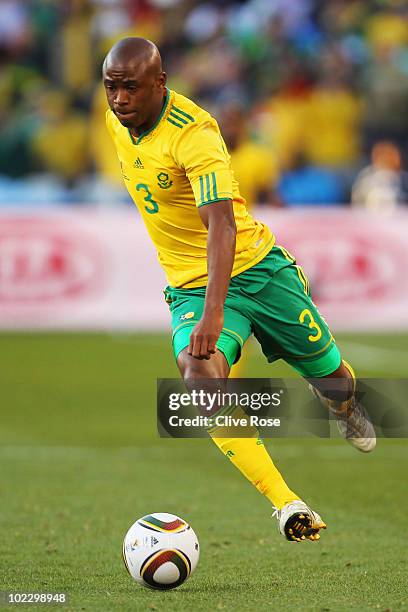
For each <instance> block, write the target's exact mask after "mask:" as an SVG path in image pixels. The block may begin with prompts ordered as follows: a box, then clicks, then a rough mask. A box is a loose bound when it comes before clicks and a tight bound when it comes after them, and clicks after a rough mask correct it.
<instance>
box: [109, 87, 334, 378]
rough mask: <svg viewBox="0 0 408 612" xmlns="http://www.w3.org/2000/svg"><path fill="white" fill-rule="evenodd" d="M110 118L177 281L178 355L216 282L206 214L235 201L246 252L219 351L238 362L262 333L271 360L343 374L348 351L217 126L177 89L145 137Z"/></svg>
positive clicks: (173, 290)
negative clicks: (251, 198) (261, 212)
mask: <svg viewBox="0 0 408 612" xmlns="http://www.w3.org/2000/svg"><path fill="white" fill-rule="evenodd" d="M106 120H107V126H108V129H109V132H110V134H111V136H112V138H113V141H114V144H115V146H116V150H117V154H118V157H119V161H120V165H121V169H122V175H123V179H124V182H125V185H126V187H127V189H128V191H129V193H130V195H131V197H132V199H133V201H134V202H135V204H136V206H137V208H138V210H139V212H140V214H141V216H142V218H143V221H144V222H145V224H146V228H147V231H148V233H149V235H150V237H151V239H152V241H153V243H154V245H155V247H156V250H157V253H158V259H159V262H160V264H161V265H162V267H163V269H164V271H165V273H166V276H167V281H168V285H169V286H168V287H167V289H166V291H165V294H166V300H167V301H168V303H169V305H170V310H171V314H172V326H173V347H174V353H175V355H176V357H177V355H178V354H179V352H180V351H181V350H183V349H184V348H185V347H186V346H188V344H189V337H190V334H191V331H192V329H193V327H194V325H195V324H196V323H197V321H199V320H200V317H201V316H202V312H203V309H204V300H205V291H206V285H207V281H208V275H207V229H206V228H205V227H204V225H203V223H202V221H201V218H200V215H199V212H198V210H197V208H198V207H201V206H217V203H218V202H220V201H223V200H231V201H232V203H233V209H234V216H235V222H236V227H237V240H236V252H235V259H234V265H233V269H232V274H231V281H230V286H229V290H228V295H227V299H226V302H225V309H224V328H223V330H222V333H221V336H220V338H219V340H218V342H217V347H218V349H219V350H220V351H222V352H223V353H224V354H225V356H226V358H227V360H228V363H229V364H230V365H231V364H232V363H234V362H235V361H237V360H238V359H239V356H240V353H241V348H242V346H243V344H244V343H245V341H246V340H247V339H248V337H249V336H250V335H251V334H254V335H255V337H256V338H257V339H258V341H259V342H260V344H261V347H262V350H263V352H264V354H265V355H266V357H267V359H268V360H269V361H274V360H276V359H279V358H283V359H285V360H286V361H287V362H288V363H290V364H291V365H292V366H293V367H294V368H296V369H297V370H298V371H299V372H300V373H301V374H302V375H304V376H310V377H319V376H324V375H326V374H329V373H331V372H333V371H334V370H335V369H336V368H337V367H338V366H339V365H340V361H341V358H340V354H339V351H338V349H337V347H336V345H335V342H334V340H333V337H332V335H331V333H330V330H329V328H328V326H327V324H326V323H325V321H324V320H323V318H322V317H321V315H320V314H319V311H318V310H317V308H316V306H315V305H314V303H313V301H312V299H311V297H310V291H309V285H308V281H307V278H306V277H305V275H304V274H303V272H302V270H301V268H300V267H299V266H297V265H296V262H295V260H294V258H293V257H292V256H291V255H289V254H288V253H287V251H286V250H285V249H283V248H282V247H277V246H276V245H275V237H274V235H273V234H272V232H271V230H270V229H269V228H268V227H267V226H266V225H264V224H263V223H261V222H259V221H257V220H256V219H254V218H253V217H252V216H251V215H250V214H249V213H248V210H247V207H246V203H245V200H244V199H243V198H242V197H241V195H240V192H239V187H238V183H237V181H236V180H235V178H234V172H233V169H232V166H231V158H230V155H229V153H228V151H227V148H226V145H225V142H224V141H223V139H222V136H221V133H220V130H219V127H218V124H217V122H216V120H215V119H214V118H213V117H212V116H211V115H210V114H209V113H208V112H207V111H205V110H204V109H202V108H201V107H199V106H198V105H196V104H195V103H194V102H192V101H191V100H189V99H188V98H185V97H184V96H182V95H180V94H178V93H176V92H174V91H170V90H166V96H165V99H164V104H163V110H162V112H161V115H160V117H159V118H158V120H157V121H156V123H155V125H154V126H153V127H152V128H151V129H150V130H148V131H147V132H145V133H143V134H140V135H139V137H138V138H135V137H134V136H132V134H131V133H130V131H129V130H128V129H127V128H125V127H124V126H123V125H122V124H121V123H120V122H119V120H118V119H117V117H116V116H115V114H114V113H113V112H112V111H110V110H109V111H107V114H106Z"/></svg>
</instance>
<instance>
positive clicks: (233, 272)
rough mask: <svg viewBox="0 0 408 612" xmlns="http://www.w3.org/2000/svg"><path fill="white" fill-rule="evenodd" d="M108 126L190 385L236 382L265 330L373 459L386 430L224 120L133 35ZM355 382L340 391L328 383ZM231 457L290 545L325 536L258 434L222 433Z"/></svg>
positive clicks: (118, 67)
mask: <svg viewBox="0 0 408 612" xmlns="http://www.w3.org/2000/svg"><path fill="white" fill-rule="evenodd" d="M103 82H104V86H105V89H106V95H107V99H108V103H109V107H110V110H108V111H107V114H106V121H107V127H108V130H109V132H110V134H111V136H112V139H113V142H114V144H115V147H116V150H117V154H118V157H119V161H120V165H121V168H122V174H123V179H124V181H125V184H126V187H127V189H128V191H129V193H130V195H131V197H132V199H133V200H134V202H135V204H136V206H137V208H138V210H139V212H140V214H141V216H142V218H143V220H144V222H145V224H146V227H147V231H148V233H149V235H150V237H151V239H152V241H153V243H154V245H155V247H156V249H157V252H158V258H159V262H160V264H161V265H162V267H163V268H164V271H165V273H166V276H167V279H168V284H169V286H168V287H167V288H166V290H165V299H166V301H167V303H168V304H169V307H170V311H171V315H172V326H173V349H174V355H175V358H176V360H177V365H178V367H179V370H180V372H181V375H182V376H183V378H184V379H188V380H198V381H199V380H200V379H215V378H224V379H226V378H227V377H228V375H229V371H230V368H231V366H232V365H233V363H234V362H236V361H237V360H238V359H239V357H240V353H241V348H242V346H243V344H244V343H245V341H246V340H247V339H248V337H249V336H250V335H251V334H252V333H253V334H254V335H255V337H256V338H257V340H258V341H259V343H260V344H261V347H262V351H263V353H264V354H265V356H266V357H267V359H268V361H270V362H272V361H274V360H276V359H280V358H283V359H284V360H285V361H286V362H288V363H289V364H290V365H291V366H292V367H293V368H294V369H295V370H296V371H297V372H300V374H301V375H302V376H303V377H305V378H306V379H313V383H314V388H313V389H314V392H315V394H317V395H318V396H319V397H320V399H321V401H322V402H323V403H324V404H325V405H326V406H327V407H328V408H329V410H330V411H331V412H332V413H334V414H335V415H336V416H337V417H338V423H339V428H340V429H341V431H342V433H343V435H344V436H345V437H346V436H347V438H348V440H349V442H350V443H351V444H352V445H354V446H355V447H356V448H358V449H359V450H361V451H364V452H367V451H370V450H372V448H373V447H374V446H375V433H374V429H373V427H372V425H371V423H370V421H369V420H368V419H367V418H366V415H365V412H364V409H363V408H362V407H361V406H360V405H359V403H358V402H357V401H356V399H355V395H354V389H355V382H354V374H353V371H352V369H351V367H350V366H349V365H348V364H347V363H346V362H344V361H342V358H341V356H340V353H339V350H338V348H337V346H336V344H335V342H334V340H333V336H332V335H331V333H330V330H329V329H328V327H327V324H326V323H325V321H324V320H323V318H322V317H321V315H320V314H319V311H318V310H317V308H316V306H315V305H314V303H313V302H312V300H311V297H310V292H309V283H308V281H307V278H306V277H305V275H304V273H303V271H302V269H301V268H300V267H299V266H297V265H296V262H295V259H294V258H293V257H292V256H291V255H290V254H289V253H288V252H287V251H286V250H285V249H284V248H283V247H280V246H277V245H276V244H275V238H274V236H273V234H272V232H271V230H270V229H269V228H268V227H267V226H265V225H264V224H262V223H260V222H258V221H256V220H255V219H253V218H252V217H251V216H250V215H249V214H248V211H247V208H246V206H245V200H244V199H243V198H242V197H241V195H240V193H239V188H238V184H237V182H236V181H235V180H234V175H233V171H232V169H231V163H230V156H229V154H228V151H227V149H226V146H225V143H224V141H223V139H222V136H221V133H220V130H219V128H218V125H217V122H216V121H215V119H214V118H213V117H212V116H211V115H210V114H209V113H208V112H207V111H205V110H204V109H202V108H200V107H199V106H197V105H196V104H195V103H194V102H192V101H191V100H189V99H187V98H185V97H184V96H182V95H180V94H178V93H176V92H175V91H170V90H169V89H168V88H167V87H166V73H165V72H163V68H162V62H161V58H160V54H159V51H158V49H157V47H156V46H155V45H154V44H153V43H152V42H150V41H148V40H145V39H143V38H125V39H123V40H121V41H119V42H118V43H117V44H115V45H114V47H113V48H112V49H111V50H110V52H109V53H108V55H107V57H106V59H105V62H104V65H103ZM328 379H338V380H340V381H341V382H342V383H343V384H342V385H340V387H339V386H338V385H337V386H336V391H330V389H328V385H327V384H325V381H327V380H328ZM211 435H212V437H213V440H214V442H215V443H216V444H217V445H218V446H219V448H220V449H221V451H222V452H223V453H224V454H225V455H226V456H227V457H229V458H230V459H231V461H232V463H234V464H235V465H236V466H237V468H238V469H239V470H240V471H241V472H242V473H243V474H244V475H245V476H246V477H247V478H248V479H249V480H250V481H251V482H252V483H253V485H254V486H255V487H256V488H257V489H258V490H259V491H260V492H261V493H263V494H264V495H265V496H266V497H267V498H268V499H269V500H270V501H271V503H272V504H273V506H274V507H275V516H276V517H277V519H278V523H279V529H280V532H281V533H282V534H283V535H284V536H286V538H287V539H288V540H295V541H301V540H305V539H309V540H317V539H318V538H319V537H320V536H319V530H320V529H322V528H325V527H326V525H325V524H324V522H323V521H322V519H321V518H320V516H319V515H318V514H317V513H316V512H314V511H313V510H312V509H311V508H309V506H307V505H306V504H305V503H304V502H303V501H302V499H301V498H300V497H299V496H298V495H297V494H296V493H294V492H293V491H291V490H290V489H289V487H288V486H287V484H286V483H285V481H284V479H283V478H282V476H281V474H280V473H279V471H278V470H277V468H276V467H275V465H274V464H273V462H272V460H271V458H270V456H269V454H268V453H267V451H266V449H265V447H264V446H263V444H262V441H261V440H260V439H259V436H258V435H257V431H256V430H255V429H254V430H253V431H252V432H250V433H249V435H248V437H247V438H235V437H234V438H224V437H217V436H216V433H215V434H214V432H213V433H212V434H211Z"/></svg>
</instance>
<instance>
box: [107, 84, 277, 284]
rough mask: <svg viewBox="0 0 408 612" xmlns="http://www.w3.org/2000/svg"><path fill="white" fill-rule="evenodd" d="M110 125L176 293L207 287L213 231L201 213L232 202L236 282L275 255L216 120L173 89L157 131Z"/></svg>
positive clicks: (112, 119) (110, 117)
mask: <svg viewBox="0 0 408 612" xmlns="http://www.w3.org/2000/svg"><path fill="white" fill-rule="evenodd" d="M106 123H107V127H108V130H109V132H110V134H111V136H112V138H113V141H114V144H115V146H116V151H117V154H118V157H119V161H120V166H121V169H122V176H123V179H124V181H125V185H126V187H127V189H128V191H129V193H130V196H131V197H132V199H133V201H134V202H135V204H136V206H137V208H138V209H139V212H140V214H141V216H142V218H143V220H144V222H145V224H146V228H147V231H148V233H149V235H150V237H151V239H152V241H153V243H154V245H155V247H156V250H157V253H158V259H159V263H160V264H161V266H162V267H163V269H164V271H165V273H166V276H167V280H168V283H169V285H170V286H172V287H185V288H190V287H201V286H205V285H206V284H207V281H208V276H207V233H208V232H207V229H206V227H205V226H204V225H203V223H202V221H201V218H200V215H199V213H198V210H197V207H199V206H206V205H215V206H216V203H217V202H218V201H220V200H232V202H233V207H234V215H235V222H236V226H237V241H236V253H235V260H234V266H233V270H232V276H236V275H237V274H240V273H241V272H243V271H244V270H247V269H248V268H250V267H251V266H253V265H255V264H256V263H258V262H259V261H261V259H263V258H264V257H265V255H267V253H268V252H269V251H270V249H271V248H272V246H273V244H274V242H275V238H274V236H273V234H272V233H271V231H270V229H269V228H268V227H267V226H265V225H264V224H263V223H260V222H259V221H256V220H255V219H253V218H252V217H251V215H250V214H249V213H248V211H247V208H246V205H245V200H244V199H243V198H242V197H241V195H240V193H239V189H238V183H237V181H236V180H235V179H234V174H233V171H232V168H231V161H230V156H229V154H228V151H227V148H226V146H225V143H224V141H223V139H222V136H221V133H220V130H219V127H218V124H217V122H216V120H215V119H214V118H213V117H212V116H211V115H210V114H209V113H208V112H207V111H205V110H204V109H202V108H200V107H199V106H197V105H196V104H195V103H194V102H192V101H191V100H189V99H188V98H185V97H184V96H182V95H180V94H178V93H176V92H174V91H170V90H167V94H166V99H165V102H164V105H163V110H162V112H161V114H160V117H159V118H158V120H157V121H156V123H155V125H154V126H153V127H152V128H151V129H150V130H148V131H146V132H144V133H142V134H140V136H139V137H137V138H136V137H133V136H132V135H131V133H130V131H129V130H128V129H127V128H125V127H124V126H123V125H122V124H121V123H120V121H119V120H118V119H117V117H116V116H115V114H114V113H113V112H112V111H111V110H108V111H107V113H106Z"/></svg>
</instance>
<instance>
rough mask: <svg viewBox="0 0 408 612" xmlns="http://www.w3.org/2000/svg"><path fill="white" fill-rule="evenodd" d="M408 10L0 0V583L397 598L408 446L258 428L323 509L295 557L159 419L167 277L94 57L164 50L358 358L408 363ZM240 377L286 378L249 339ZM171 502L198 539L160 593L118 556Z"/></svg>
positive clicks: (174, 596) (93, 592) (363, 362)
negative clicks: (131, 530) (122, 158)
mask: <svg viewBox="0 0 408 612" xmlns="http://www.w3.org/2000/svg"><path fill="white" fill-rule="evenodd" d="M407 14H408V9H407V8H406V5H405V2H403V1H401V2H399V1H398V0H394V1H392V0H389V1H386V0H384V1H378V2H370V3H368V2H362V1H358V0H356V1H348V2H347V1H340V0H331V1H326V2H319V1H312V0H286V2H283V1H282V0H271V1H269V2H262V1H261V0H250V1H246V2H244V1H243V2H234V1H225V2H210V1H209V2H205V3H200V2H195V1H192V0H191V1H182V0H180V1H178V0H150V1H147V0H146V1H136V0H135V1H130V0H129V1H124V0H72V1H66V2H58V1H57V0H25V1H22V0H21V1H20V0H0V328H1V329H2V330H3V331H2V333H1V334H0V355H1V357H0V361H1V367H0V382H1V389H2V393H1V398H0V405H1V408H0V410H1V427H0V444H1V446H0V464H1V473H2V477H3V478H2V498H3V502H2V505H1V509H0V514H1V520H2V526H3V529H2V533H3V537H2V539H1V543H0V553H1V554H0V566H1V571H0V590H5V589H13V590H15V591H20V590H35V591H39V590H42V591H44V590H52V591H56V590H60V589H63V590H67V591H69V593H70V595H71V606H70V607H71V609H73V610H78V609H81V607H82V608H84V609H95V610H133V609H135V606H136V609H144V608H146V607H147V608H150V609H161V608H163V609H166V610H181V609H185V608H187V607H190V608H193V609H195V610H201V609H202V610H208V609H210V608H217V609H224V608H225V609H234V610H253V609H255V607H256V608H257V609H260V610H263V609H265V610H267V609H271V607H274V606H275V607H279V609H291V610H294V609H296V610H298V609H322V608H325V609H326V608H330V609H353V608H355V609H359V610H362V609H374V608H380V609H387V608H392V609H404V607H405V608H406V606H407V605H408V604H407V595H406V592H407V591H406V583H405V580H406V556H405V554H404V551H403V550H402V541H401V535H400V532H401V522H403V520H404V516H403V511H402V510H401V508H402V507H403V499H404V488H403V482H404V478H405V471H404V470H405V468H404V462H405V464H406V460H407V445H406V442H405V441H403V440H381V441H380V444H379V448H378V449H377V451H376V452H375V453H374V454H373V456H372V457H371V456H370V457H360V456H356V454H353V452H352V451H351V450H350V449H349V448H348V447H347V446H346V444H344V443H343V442H341V441H327V440H318V439H313V440H301V441H300V440H277V441H276V440H275V441H269V442H268V444H269V447H270V449H271V452H272V455H273V457H274V458H275V459H276V462H277V463H278V465H279V466H280V467H281V468H282V471H283V473H284V474H285V475H286V476H287V478H288V480H289V483H290V484H291V485H292V486H293V487H294V488H296V487H297V488H298V489H300V490H301V491H303V492H304V495H305V498H306V501H308V502H310V503H311V505H313V506H315V507H316V509H317V510H319V511H321V513H322V515H323V516H324V518H325V519H326V520H327V522H328V524H329V527H330V529H329V531H328V532H327V534H324V540H323V539H322V542H321V543H320V544H319V547H316V548H314V547H312V546H310V547H309V546H305V547H303V548H302V549H300V547H299V549H298V548H296V549H294V548H293V547H292V546H290V545H286V543H285V542H283V541H282V542H281V541H280V539H279V537H278V536H277V534H276V533H275V526H274V525H273V524H271V522H270V520H269V519H268V518H267V515H268V512H269V508H268V506H267V504H266V503H265V502H264V501H263V500H262V498H260V497H259V495H258V494H257V493H256V492H255V491H252V489H251V487H250V486H249V485H247V484H246V483H245V482H243V481H242V478H241V477H240V476H239V475H238V474H237V473H235V471H234V469H233V468H232V467H231V466H229V465H228V463H227V461H226V460H223V458H222V457H221V456H220V455H219V451H218V450H217V449H215V448H213V447H212V446H211V445H210V444H209V443H208V442H207V441H205V440H199V441H187V440H186V441H181V442H180V441H173V440H160V439H159V438H158V437H157V434H156V423H155V384H156V378H157V377H166V376H176V375H177V373H176V368H175V365H174V363H173V360H172V355H171V347H170V343H169V334H168V331H165V330H167V326H168V321H167V313H166V309H165V305H164V303H163V302H162V301H161V293H160V289H161V287H162V285H163V283H164V279H163V277H162V276H161V272H160V270H159V268H158V266H157V264H156V262H155V258H154V253H153V250H152V248H151V246H150V245H149V242H148V240H147V238H146V236H145V233H144V230H143V228H142V227H141V224H140V220H139V218H138V215H137V212H136V210H135V209H134V207H133V205H132V204H131V203H130V201H129V197H128V196H127V194H126V192H125V191H124V188H123V187H122V185H121V182H120V173H119V172H118V165H117V160H116V157H115V153H114V151H113V149H112V146H111V143H110V142H109V138H108V135H107V133H106V130H105V126H104V111H105V101H104V97H103V91H102V89H101V85H100V67H101V62H102V60H103V57H104V54H105V53H106V51H107V50H108V48H109V47H110V45H111V44H112V43H113V42H114V41H115V40H117V39H118V38H121V37H122V36H126V35H140V36H145V37H148V38H151V39H152V40H154V41H155V42H156V43H157V44H158V45H159V47H160V49H161V51H162V54H163V57H164V63H165V69H166V71H167V72H168V74H169V85H170V87H172V88H175V89H177V90H178V91H180V92H181V93H184V94H186V95H187V96H190V97H192V98H193V99H195V100H196V101H197V102H199V103H201V104H203V105H204V106H205V107H206V108H208V109H209V110H210V111H211V112H212V113H213V114H214V115H215V116H216V117H217V118H218V119H219V121H220V124H221V127H222V130H223V133H224V136H225V139H226V141H227V143H228V145H229V147H230V150H231V153H232V159H233V166H234V169H235V172H236V174H237V176H238V179H239V180H240V183H241V185H242V191H243V193H244V195H245V196H246V197H247V198H248V204H249V206H250V207H251V208H253V207H254V206H255V203H256V204H257V205H258V207H257V208H256V209H255V214H257V215H258V216H261V217H263V218H264V219H267V220H268V222H269V223H270V225H271V227H272V228H273V229H274V230H275V231H276V232H277V234H278V240H279V241H280V242H282V243H283V244H285V246H287V247H288V248H290V249H292V250H293V251H294V252H295V254H296V255H297V256H298V259H299V262H300V263H301V264H302V265H304V267H305V269H306V271H307V273H308V274H309V276H310V280H311V285H312V290H313V293H314V295H315V296H316V300H317V301H318V303H319V306H320V307H321V308H322V311H323V313H324V314H325V315H326V317H327V318H328V321H329V323H330V324H332V325H333V327H334V329H335V330H338V333H337V334H336V337H337V340H338V343H339V345H340V347H341V349H342V350H343V351H344V354H345V356H346V357H347V358H348V359H349V360H350V361H352V363H353V365H354V366H355V368H356V370H357V372H358V374H359V375H360V376H374V377H406V372H407V365H408V364H407V362H408V359H407V353H406V346H407V337H408V336H407V331H406V330H407V328H408V286H407V280H406V273H405V271H406V264H407V262H408V245H407V240H406V235H407V229H408V220H407V210H406V206H405V205H406V203H407V201H408V195H407V194H408V181H407V175H406V173H405V168H406V159H407V152H408V145H407V128H408V21H407ZM67 328H69V330H70V332H69V333H67V331H66V330H67ZM62 330H64V333H61V332H62ZM239 373H240V375H243V376H281V375H289V374H290V372H289V370H288V368H286V367H285V366H284V365H282V364H277V365H276V366H274V367H273V368H272V367H270V366H268V365H267V364H266V363H264V361H263V358H262V357H261V355H260V353H259V350H258V348H257V347H256V346H255V345H254V344H249V346H248V347H247V350H246V354H245V359H244V362H243V364H242V366H241V370H240V372H239ZM300 466H301V468H300ZM317 466H318V467H317ZM379 483H381V484H379ZM162 510H165V511H170V512H175V513H178V514H180V515H181V516H184V517H185V518H186V519H187V520H190V521H191V523H192V525H193V526H194V528H195V529H196V531H197V533H198V535H199V538H200V541H201V544H202V551H203V552H202V559H201V562H200V565H199V568H198V570H197V574H196V576H195V577H194V579H192V580H191V582H189V583H188V584H187V585H186V586H185V588H183V589H181V590H180V591H179V592H175V593H170V594H167V595H162V594H155V593H150V592H145V591H141V590H140V589H136V588H135V587H134V586H133V585H132V584H131V583H130V581H129V580H128V577H127V576H126V574H125V573H124V571H123V569H122V567H121V565H120V547H121V538H122V534H123V533H124V532H125V531H126V529H127V528H128V526H129V524H130V523H131V522H132V521H133V520H134V519H135V518H137V517H138V516H139V515H140V516H141V515H143V514H146V513H148V512H149V513H150V512H152V511H162ZM345 525H347V529H348V531H345ZM237 559H239V563H237ZM248 568H250V571H249V570H248ZM295 579H296V580H295ZM294 580H295V582H296V589H294Z"/></svg>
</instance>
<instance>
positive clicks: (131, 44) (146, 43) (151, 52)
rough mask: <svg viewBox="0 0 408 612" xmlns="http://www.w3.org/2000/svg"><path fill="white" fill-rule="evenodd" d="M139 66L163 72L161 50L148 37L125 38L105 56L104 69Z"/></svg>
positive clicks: (155, 72) (154, 71) (154, 72)
mask: <svg viewBox="0 0 408 612" xmlns="http://www.w3.org/2000/svg"><path fill="white" fill-rule="evenodd" d="M131 66H132V67H135V68H136V67H139V68H142V67H143V68H144V69H145V70H148V71H149V72H151V73H152V74H160V73H161V72H163V67H162V60H161V57H160V52H159V50H158V48H157V47H156V45H155V44H154V43H152V42H151V41H150V40H147V39H146V38H138V37H131V38H123V39H122V40H120V41H119V42H117V43H116V44H115V45H114V46H113V47H112V49H111V50H110V51H109V53H108V55H107V56H106V58H105V61H104V65H103V71H104V73H105V72H106V70H109V69H115V68H124V67H131Z"/></svg>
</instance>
